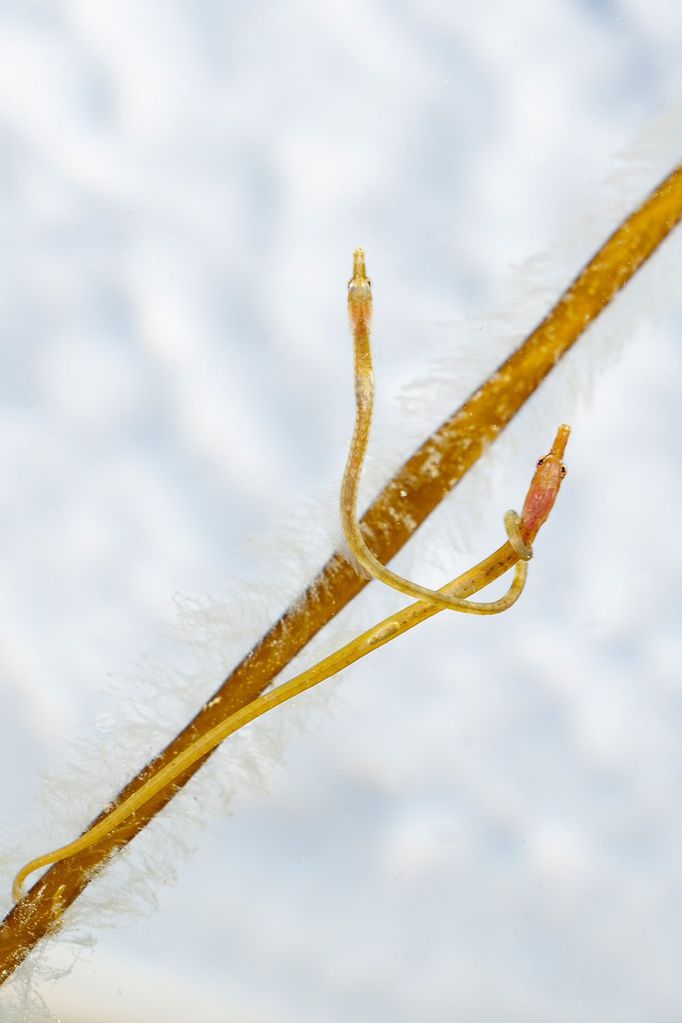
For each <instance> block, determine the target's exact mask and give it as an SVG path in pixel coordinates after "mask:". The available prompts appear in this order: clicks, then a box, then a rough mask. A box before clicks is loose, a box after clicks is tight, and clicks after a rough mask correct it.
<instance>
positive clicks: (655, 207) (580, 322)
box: [0, 167, 682, 980]
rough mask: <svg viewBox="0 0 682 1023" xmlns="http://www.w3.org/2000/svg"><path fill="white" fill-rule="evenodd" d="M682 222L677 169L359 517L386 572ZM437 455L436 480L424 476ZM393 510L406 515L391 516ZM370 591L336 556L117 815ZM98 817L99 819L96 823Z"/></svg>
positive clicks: (149, 807) (21, 914) (63, 868)
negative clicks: (162, 770)
mask: <svg viewBox="0 0 682 1023" xmlns="http://www.w3.org/2000/svg"><path fill="white" fill-rule="evenodd" d="M681 216H682V168H680V167H677V168H676V169H675V170H674V171H673V172H672V173H670V174H669V175H668V176H667V177H666V178H665V180H664V181H663V182H662V183H661V185H660V186H659V187H658V188H656V189H655V191H654V192H653V193H652V194H651V195H650V196H649V197H648V198H647V199H646V200H644V201H643V202H642V203H641V204H640V205H639V207H638V208H637V209H636V210H635V212H634V213H632V214H631V215H630V216H628V217H627V218H626V219H625V220H624V221H623V223H622V224H621V226H620V227H619V228H618V229H617V230H616V231H615V232H614V233H613V234H612V235H611V237H610V238H609V239H608V240H607V241H606V242H605V244H604V245H603V246H602V247H601V248H600V249H599V251H598V252H597V253H596V255H595V256H594V257H593V258H592V259H591V260H590V261H589V263H588V264H587V265H586V266H585V268H584V269H583V270H582V271H581V273H580V274H579V275H578V276H577V278H576V279H575V281H574V283H573V284H572V285H571V286H570V287H569V288H568V289H567V290H566V291H565V292H564V293H563V294H562V295H561V297H560V298H559V300H558V302H557V303H556V304H555V305H554V307H553V308H552V309H551V311H550V312H549V313H548V314H547V316H546V317H545V318H544V319H543V320H542V322H541V323H540V324H539V325H538V326H537V327H536V328H535V329H534V330H532V331H531V332H530V334H529V335H528V337H527V338H526V340H525V341H524V342H523V343H522V344H521V345H520V346H519V347H518V348H517V349H516V351H515V352H514V353H513V354H512V355H511V356H510V357H509V358H507V359H506V360H505V361H504V363H503V364H502V365H501V366H500V367H499V368H498V369H497V370H496V371H495V372H493V373H492V374H491V375H490V377H489V378H488V380H487V381H486V383H485V384H483V385H482V386H481V387H479V388H478V389H477V390H476V391H475V392H474V393H473V394H472V395H471V397H470V398H469V399H468V400H467V401H466V402H464V404H463V405H462V406H461V407H460V408H459V409H458V410H457V411H455V412H454V413H453V414H452V415H451V416H449V417H448V418H447V419H446V420H445V422H444V423H443V424H442V425H441V426H440V427H439V428H438V429H437V430H436V431H435V432H434V433H433V434H432V435H431V436H430V437H429V438H428V440H426V441H425V442H424V443H423V444H422V445H421V446H420V447H419V449H418V450H417V451H416V452H415V453H414V454H413V455H412V456H411V457H410V458H409V459H408V460H407V462H406V463H405V464H404V465H403V466H402V468H401V469H399V470H398V472H397V473H395V475H394V476H393V478H392V479H391V481H390V482H389V483H388V484H387V486H386V487H384V489H383V490H382V492H381V493H380V494H379V495H378V497H377V498H376V500H375V501H374V503H373V504H372V506H371V508H370V509H369V511H368V512H367V514H366V515H365V516H364V519H363V522H364V524H365V526H366V527H367V528H368V529H370V530H371V534H372V538H373V545H374V549H375V553H376V554H377V556H378V557H379V558H380V560H382V561H384V562H385V561H388V560H390V558H391V557H393V555H394V554H395V553H396V552H397V551H398V550H399V549H400V548H401V547H402V546H403V545H404V544H405V542H406V541H407V540H408V539H409V538H410V536H412V535H413V533H414V531H415V530H416V529H417V528H418V526H419V525H420V524H421V523H422V522H423V521H424V519H425V518H426V517H427V515H428V514H429V513H430V512H431V511H432V510H433V509H434V508H435V507H436V506H437V505H438V504H439V502H440V501H441V500H442V499H443V497H444V496H445V495H446V494H447V493H449V491H450V490H451V489H452V487H453V486H454V485H455V484H456V483H457V482H458V481H459V480H460V479H461V478H462V477H463V476H464V474H465V473H466V472H467V471H468V469H469V468H471V466H473V465H474V464H475V463H476V461H477V460H478V458H479V457H480V455H481V454H482V453H483V451H484V450H485V448H486V446H487V445H488V444H490V443H491V442H492V441H493V440H494V439H495V437H496V436H497V435H498V434H499V432H500V431H501V430H503V429H504V427H505V426H506V425H507V424H508V423H509V422H510V421H511V419H512V418H513V417H514V415H515V414H516V413H517V412H518V410H519V409H520V408H522V406H523V405H524V404H525V402H526V401H527V399H528V398H529V397H530V396H531V395H532V394H533V393H534V392H535V391H536V389H537V387H538V386H539V384H540V383H541V382H542V381H543V380H544V379H545V378H546V377H547V376H548V375H549V374H550V373H551V371H552V369H553V368H554V367H555V365H556V364H557V362H558V361H559V360H560V359H561V358H562V356H563V355H565V353H566V352H567V351H569V350H570V349H571V347H572V346H573V345H574V344H575V342H576V341H577V340H578V339H579V338H580V337H582V335H583V334H584V332H585V331H586V330H587V328H588V327H589V326H590V325H591V324H592V323H593V322H594V321H595V320H596V319H597V317H598V316H599V315H600V313H601V312H602V311H603V310H604V309H606V308H607V307H608V305H609V303H610V302H611V301H612V299H613V298H614V296H615V295H617V293H618V292H619V290H620V289H621V288H622V287H623V286H624V285H626V284H627V283H628V282H629V281H630V280H631V279H632V277H633V276H634V275H635V274H636V272H637V271H638V270H639V268H640V267H641V266H642V265H643V264H644V263H645V262H646V260H647V259H648V258H649V257H650V256H651V255H652V253H653V252H654V251H655V250H656V249H657V247H658V246H659V245H660V243H661V242H662V241H663V240H664V239H665V238H666V237H668V235H669V234H670V232H671V231H672V230H673V229H674V227H675V226H676V225H677V223H678V222H679V220H680V217H681ZM436 455H437V456H438V466H439V472H438V474H437V475H435V476H434V474H433V472H432V471H429V470H430V469H431V468H432V465H433V459H434V456H436ZM398 506H400V508H401V509H402V510H403V514H402V515H401V516H400V517H399V518H398V517H397V516H396V515H395V514H394V513H395V509H396V508H397V507H398ZM364 585H366V580H364V579H361V578H360V577H359V576H358V575H357V573H356V572H355V571H354V570H353V567H352V566H351V565H350V564H349V563H348V562H347V560H346V559H345V558H344V557H343V556H342V555H341V554H336V555H334V556H333V557H332V558H331V559H330V560H329V562H328V563H327V564H326V565H325V566H324V568H323V569H322V570H321V571H320V573H319V574H318V576H317V577H316V578H315V580H314V582H313V583H312V584H311V585H310V586H309V587H307V589H306V590H305V591H304V592H303V593H302V594H301V596H300V597H299V598H298V599H297V600H295V601H293V602H292V604H291V606H290V608H289V610H288V611H287V613H286V614H285V615H283V616H282V617H281V618H280V619H279V620H278V621H277V622H276V623H275V624H274V625H273V626H272V627H271V628H270V629H269V631H268V632H267V633H266V634H265V635H264V637H263V639H262V640H261V641H260V642H258V643H257V644H256V645H255V646H254V648H253V650H252V651H251V652H250V654H249V655H248V656H247V657H246V658H244V659H243V661H242V662H241V663H240V664H239V665H238V666H237V667H236V668H235V669H234V671H232V672H231V674H230V676H229V678H228V679H226V681H225V683H224V684H223V685H222V686H221V687H220V688H219V689H218V690H217V692H216V693H215V694H214V695H213V696H212V697H211V698H210V699H208V700H206V702H205V704H204V706H203V707H202V708H201V710H200V711H199V712H198V713H197V714H196V716H195V717H194V718H193V720H192V721H191V722H190V723H189V724H188V726H187V727H186V728H185V729H183V731H182V732H180V733H179V734H178V735H177V737H176V738H175V739H174V740H173V741H172V742H170V743H169V744H168V746H167V747H166V748H165V749H164V750H163V751H162V753H160V754H159V756H158V757H156V758H154V761H153V766H152V764H149V765H147V766H146V767H145V768H143V769H142V770H141V771H140V772H139V774H138V775H137V776H136V777H135V778H134V779H132V780H131V781H130V782H129V783H128V784H127V785H126V786H125V787H124V788H123V789H122V791H121V792H120V794H119V795H118V796H117V797H116V798H115V800H114V801H113V805H114V806H116V805H120V804H121V803H122V802H123V801H124V800H125V799H126V798H128V796H129V795H131V794H132V792H134V791H135V790H136V789H137V788H139V787H140V786H141V785H142V784H143V783H144V780H145V779H146V778H147V777H148V776H149V774H150V773H151V771H153V770H155V769H156V768H157V767H162V766H163V765H164V764H166V763H168V762H170V761H171V760H172V759H173V758H174V757H175V756H176V754H177V753H178V752H181V751H182V750H183V749H186V748H187V747H188V746H189V745H190V744H191V743H192V742H193V741H195V740H196V738H197V736H200V735H202V734H205V733H206V732H207V731H209V730H210V729H211V728H212V727H214V726H215V725H216V724H217V723H218V722H219V720H221V719H224V718H225V716H226V715H229V714H230V713H233V712H234V711H236V710H238V709H240V708H241V707H243V706H245V705H246V704H247V703H249V702H250V701H251V700H253V699H254V698H255V697H256V696H258V695H259V694H260V693H261V692H262V691H263V690H264V688H265V687H266V686H267V685H268V684H269V682H270V681H271V680H272V679H273V678H274V677H275V676H276V675H277V674H278V673H279V672H280V671H281V670H283V669H284V668H285V667H286V665H287V664H288V663H289V662H290V660H291V659H292V658H293V657H294V656H295V655H296V654H297V653H298V652H299V651H301V650H302V649H303V648H304V647H305V646H306V644H307V643H308V642H309V640H310V639H311V638H312V637H313V636H314V635H316V633H317V632H318V631H319V630H320V629H321V628H322V627H323V626H324V625H325V624H326V623H327V622H328V621H329V620H330V619H331V618H332V617H333V616H334V614H335V613H337V611H338V610H339V609H340V608H342V607H344V606H345V605H346V604H347V603H348V602H349V601H350V600H351V599H352V598H353V597H354V596H355V595H356V594H357V593H359V592H360V590H361V589H362V588H363V586H364ZM201 763H202V761H197V762H196V763H195V764H194V765H193V766H192V767H191V768H189V769H188V770H187V771H186V772H185V774H184V775H183V776H182V777H181V778H178V779H177V780H176V782H175V784H173V785H171V786H168V787H167V788H166V789H164V790H162V791H161V792H160V793H158V794H157V795H156V796H155V797H154V798H153V799H151V800H150V801H149V803H147V804H146V805H145V806H144V807H143V808H141V809H140V810H139V811H138V813H136V814H135V816H134V817H132V818H130V819H129V820H128V821H126V822H125V823H124V824H123V825H121V826H120V827H119V828H117V829H116V831H115V832H113V833H112V834H111V835H109V836H107V837H106V838H104V839H102V841H101V842H99V843H98V844H97V846H94V847H92V848H91V849H89V850H86V851H85V852H83V853H79V854H77V855H76V856H74V857H71V858H69V859H67V860H65V861H63V862H61V863H58V864H55V865H54V866H52V867H51V868H50V869H49V870H48V871H47V872H46V873H45V874H44V875H43V877H42V878H41V879H40V880H39V881H38V883H37V884H36V885H34V887H33V888H32V889H31V891H30V892H29V893H28V894H27V895H26V897H25V898H24V899H22V901H21V902H20V903H19V904H18V905H16V906H15V907H14V908H13V909H11V910H10V912H9V913H8V915H7V917H6V918H5V920H4V922H3V925H2V927H0V980H4V979H6V978H7V977H9V976H10V975H11V974H12V972H13V971H14V970H15V969H16V967H17V966H18V965H19V964H20V963H21V962H22V961H23V960H24V959H25V958H26V956H27V955H28V954H29V953H30V952H31V950H32V949H33V947H34V946H35V945H36V943H37V942H39V941H40V939H41V938H42V937H43V936H44V935H45V934H47V933H48V932H49V930H50V928H51V927H52V926H53V915H52V908H53V900H54V898H55V896H57V895H58V897H59V900H60V905H62V906H64V908H65V909H66V908H67V907H68V906H70V905H71V904H72V903H73V902H74V900H76V899H77V897H78V896H79V894H80V893H81V892H82V891H83V889H84V888H85V887H86V886H87V884H88V882H89V880H90V877H91V876H92V875H93V873H95V872H96V871H97V869H98V868H99V867H100V866H101V865H102V864H103V863H104V862H106V860H107V858H108V856H109V855H110V853H111V851H112V850H113V849H114V848H117V847H120V846H122V845H125V844H127V843H128V842H129V841H130V840H131V839H132V838H133V837H134V836H135V835H136V834H138V833H139V832H140V831H141V830H142V829H143V828H144V827H145V826H146V824H147V823H148V822H149V821H150V820H151V819H153V818H154V816H155V815H156V814H157V812H158V811H159V810H160V809H162V808H163V807H164V806H165V805H166V804H167V803H168V802H169V801H170V800H171V798H172V797H173V795H174V794H175V793H176V791H177V790H178V788H180V787H181V786H182V785H184V783H185V782H187V781H188V780H189V778H190V777H191V776H192V775H193V774H194V772H195V771H196V770H197V769H198V767H199V766H200V764H201ZM102 816H103V815H102Z"/></svg>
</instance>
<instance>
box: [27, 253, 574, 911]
mask: <svg viewBox="0 0 682 1023" xmlns="http://www.w3.org/2000/svg"><path fill="white" fill-rule="evenodd" d="M362 277H364V281H363V280H362ZM354 282H356V283H355V285H354ZM355 287H358V288H360V289H361V292H362V297H360V298H359V294H358V293H356V291H355ZM367 289H370V290H369V291H368V290H367ZM367 295H369V305H368V302H367ZM358 299H359V300H358ZM349 309H351V325H353V323H354V322H355V323H356V324H359V329H358V330H356V331H354V334H355V335H356V336H357V335H358V334H360V335H361V340H362V342H363V344H362V346H358V345H357V343H356V352H357V351H358V349H359V350H360V358H356V363H355V385H356V395H357V394H359V393H360V394H361V395H362V396H363V398H364V396H365V395H366V394H367V373H366V369H365V368H364V367H366V364H367V357H368V356H367V353H369V360H370V370H371V352H370V349H369V344H370V342H369V329H368V328H369V316H371V286H370V284H369V281H368V280H367V278H366V274H365V269H364V253H363V252H362V250H361V249H358V250H356V252H355V265H354V275H353V278H352V279H351V287H349ZM368 309H369V312H368ZM354 317H355V320H354ZM365 328H366V330H365ZM363 331H364V333H363ZM365 339H366V345H365ZM370 386H371V390H372V394H371V398H373V377H372V379H371V381H370ZM363 407H364V408H365V410H366V408H367V406H366V405H365V406H363ZM368 419H371V404H370V406H369V416H367V415H366V414H365V418H364V420H362V419H361V422H360V426H359V427H358V425H357V423H356V430H355V433H354V437H353V442H352V445H351V455H350V457H349V462H348V465H349V467H350V470H349V468H348V467H347V469H346V473H345V475H344V482H343V486H342V509H343V525H344V531H345V533H346V537H347V540H348V543H349V546H351V549H352V550H353V552H354V554H355V555H356V557H358V560H359V561H361V563H362V564H363V565H364V564H365V562H367V567H368V568H369V570H370V571H371V572H372V574H373V575H375V576H376V578H378V579H381V580H382V581H384V582H388V583H389V585H392V586H395V580H398V581H399V582H400V584H401V585H400V586H397V587H396V588H398V589H401V590H402V591H403V592H408V593H412V592H414V591H415V590H416V591H417V592H418V593H423V594H424V599H421V600H418V601H417V602H416V603H414V604H411V605H409V606H408V607H406V608H404V609H403V610H402V611H399V612H397V613H396V614H393V615H390V616H389V617H388V618H385V619H383V620H382V621H380V622H378V623H377V624H376V625H374V626H372V627H371V628H369V629H367V630H366V631H365V632H363V633H361V635H359V636H357V637H355V638H354V639H353V640H351V641H350V642H349V643H346V644H345V645H344V646H342V647H340V648H339V649H338V650H336V651H335V652H334V653H332V654H330V655H329V656H327V657H325V658H323V659H322V660H321V661H319V662H318V663H317V664H315V665H313V667H311V668H308V669H307V670H306V671H304V672H302V673H301V674H299V675H296V676H295V677H294V678H292V679H290V680H289V681H288V682H284V683H282V684H281V685H279V686H277V687H276V688H275V689H272V690H271V691H270V692H268V693H264V694H263V695H261V696H259V697H257V698H256V699H255V700H253V701H252V702H251V703H249V704H247V705H246V706H244V707H242V708H241V709H240V710H238V711H236V712H235V713H233V714H230V715H229V716H228V717H226V718H225V719H224V720H223V721H221V722H219V723H218V724H217V725H216V726H214V727H213V728H211V729H210V730H209V731H207V732H206V733H205V734H204V735H202V736H201V737H200V738H198V739H197V740H196V741H194V742H193V743H191V744H190V745H189V746H188V747H187V748H186V749H185V750H183V751H182V752H181V753H179V754H178V755H177V756H176V757H175V758H174V759H173V760H172V761H170V762H169V763H168V764H166V765H165V766H164V767H162V768H160V769H159V770H158V771H157V772H156V773H155V774H153V775H152V776H151V777H150V778H148V779H147V780H146V781H145V782H143V783H142V784H141V785H140V786H139V788H138V789H137V790H136V791H135V792H133V793H132V794H131V795H130V796H129V797H128V798H127V799H125V800H124V801H123V802H122V803H121V804H120V805H119V806H117V807H116V808H115V809H113V810H112V811H111V813H109V814H107V815H106V816H105V817H103V818H102V819H101V820H100V821H98V823H96V824H94V825H93V826H92V827H91V828H90V829H89V830H88V831H86V832H85V833H84V834H82V835H81V836H80V837H79V838H77V839H75V840H74V841H72V842H69V843H68V844H67V845H63V846H61V847H59V848H58V849H54V850H52V851H51V852H48V853H45V854H43V855H42V856H38V857H36V858H35V859H33V860H31V861H30V862H29V863H27V864H26V865H25V866H24V867H22V868H21V870H20V871H19V873H18V874H17V875H16V877H15V879H14V883H13V886H12V894H13V897H14V899H15V901H16V902H19V900H20V899H22V898H23V896H24V888H23V886H24V882H25V881H26V879H27V878H28V877H29V876H30V875H31V874H32V873H33V872H34V871H36V870H40V869H41V868H42V867H47V866H49V865H50V864H53V863H58V862H60V861H61V860H65V859H68V857H70V856H73V855H75V854H76V853H79V852H82V851H83V850H84V849H87V848H89V847H90V846H93V845H95V844H96V843H97V842H99V841H100V840H101V839H102V838H104V837H105V836H106V835H109V834H110V833H111V832H112V831H113V830H114V829H115V828H116V827H118V826H119V825H120V824H122V823H123V822H124V821H126V820H128V819H129V818H130V817H131V816H132V815H133V814H134V813H135V812H136V811H137V810H138V809H139V808H140V807H142V806H144V805H145V804H146V803H148V802H149V800H150V799H152V798H153V797H154V796H155V795H156V794H157V793H158V792H160V791H161V790H162V789H164V788H166V786H168V785H172V783H173V782H174V781H175V780H176V779H177V778H178V777H179V776H180V775H182V774H183V772H184V771H186V770H187V768H189V767H191V766H192V764H194V763H196V762H197V761H198V760H200V759H201V758H202V757H204V756H206V754H208V753H209V752H210V751H211V750H213V749H215V747H216V746H218V745H219V744H220V743H221V742H223V741H224V740H225V739H226V738H228V736H230V735H232V734H233V733H235V732H237V731H239V729H241V728H243V727H244V726H245V725H247V724H249V723H250V722H251V721H254V720H256V718H259V717H261V716H262V715H263V714H266V713H267V712H268V711H270V710H273V709H274V708H275V707H278V706H279V705H280V704H282V703H285V702H286V701H287V700H290V699H292V698H293V697H295V696H298V695H299V694H300V693H303V692H305V691H306V690H308V689H311V688H312V687H313V686H316V685H318V683H320V682H323V681H324V680H325V679H327V678H330V677H331V676H332V675H335V674H337V673H338V672H339V671H341V670H343V669H344V668H347V667H348V666H349V665H351V664H353V663H355V661H358V660H359V659H360V658H362V657H364V656H366V655H367V654H369V653H371V652H372V651H373V650H377V649H379V647H381V646H384V645H385V644H386V643H388V642H390V641H391V640H393V639H396V638H397V637H398V636H400V635H402V634H403V633H404V632H407V631H408V630H409V629H412V628H414V627H415V626H416V625H419V624H420V623H421V622H423V621H426V620H427V619H428V618H431V617H432V616H433V615H435V614H437V613H438V612H439V611H441V610H442V609H443V608H453V609H454V610H460V611H465V612H468V613H474V614H495V613H498V612H500V611H503V610H506V609H507V608H509V607H511V606H512V604H514V603H515V602H516V601H517V600H518V598H519V596H520V595H521V592H522V590H523V587H524V585H525V581H526V575H527V562H528V560H529V559H530V558H531V557H532V543H533V541H534V540H535V537H536V535H537V533H538V531H539V530H540V528H541V526H542V525H543V524H544V522H545V521H546V520H547V518H548V516H549V514H550V512H551V510H552V507H553V505H554V502H555V500H556V497H557V494H558V493H559V489H560V487H561V483H562V481H563V479H564V476H565V474H566V469H565V467H564V464H563V455H564V451H565V448H566V444H567V442H568V438H569V434H570V428H569V427H568V426H565V425H564V426H560V427H559V429H558V431H557V434H556V437H555V440H554V443H553V445H552V448H551V450H550V451H549V453H548V454H547V455H545V456H544V457H543V458H541V459H540V460H539V461H538V463H537V466H536V468H535V472H534V474H533V477H532V479H531V483H530V486H529V489H528V493H527V494H526V498H525V500H524V503H523V509H522V512H521V515H520V516H519V515H517V514H516V512H513V511H510V512H507V513H506V515H505V517H504V521H505V528H506V531H507V540H506V542H505V543H504V544H503V545H502V546H501V547H499V548H498V549H497V550H496V551H494V552H493V553H492V554H490V555H489V556H488V557H487V558H485V559H484V560H483V561H480V562H479V563H478V564H477V565H474V566H473V568H470V569H468V571H466V572H464V573H462V574H461V575H459V576H458V577H457V578H456V579H454V580H452V582H450V583H447V584H446V585H445V586H443V587H442V589H440V590H434V591H431V590H427V589H425V588H423V587H419V586H417V585H416V584H413V583H410V582H409V581H407V580H403V579H402V578H401V577H400V576H395V574H394V573H392V572H390V571H389V570H388V569H386V568H385V566H384V565H382V564H381V562H379V561H377V559H376V558H374V556H373V555H372V554H371V552H368V553H369V557H368V556H367V555H366V554H365V550H364V549H363V548H365V546H366V545H364V541H363V540H362V537H360V543H358V542H357V534H359V528H358V527H357V521H356V519H355V497H354V494H356V493H357V477H358V475H359V472H360V470H361V468H362V461H363V458H364V449H362V432H363V431H364V432H365V434H366V436H365V438H364V445H365V447H366V442H367V438H368V435H369V426H368V422H367V420H368ZM358 436H360V442H358ZM358 551H359V552H360V553H358ZM512 568H513V569H514V578H513V581H512V584H511V586H510V587H509V590H508V591H507V593H506V594H505V596H504V597H502V598H501V599H500V600H498V601H492V602H489V603H477V602H473V601H469V600H467V599H466V598H468V597H469V596H470V595H471V594H472V593H476V592H478V591H479V590H481V589H483V588H484V587H485V586H487V585H488V584H489V583H491V582H493V581H494V580H495V579H497V578H499V577H500V576H501V575H503V574H504V573H505V572H507V571H509V570H510V569H512ZM377 569H378V570H377Z"/></svg>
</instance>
